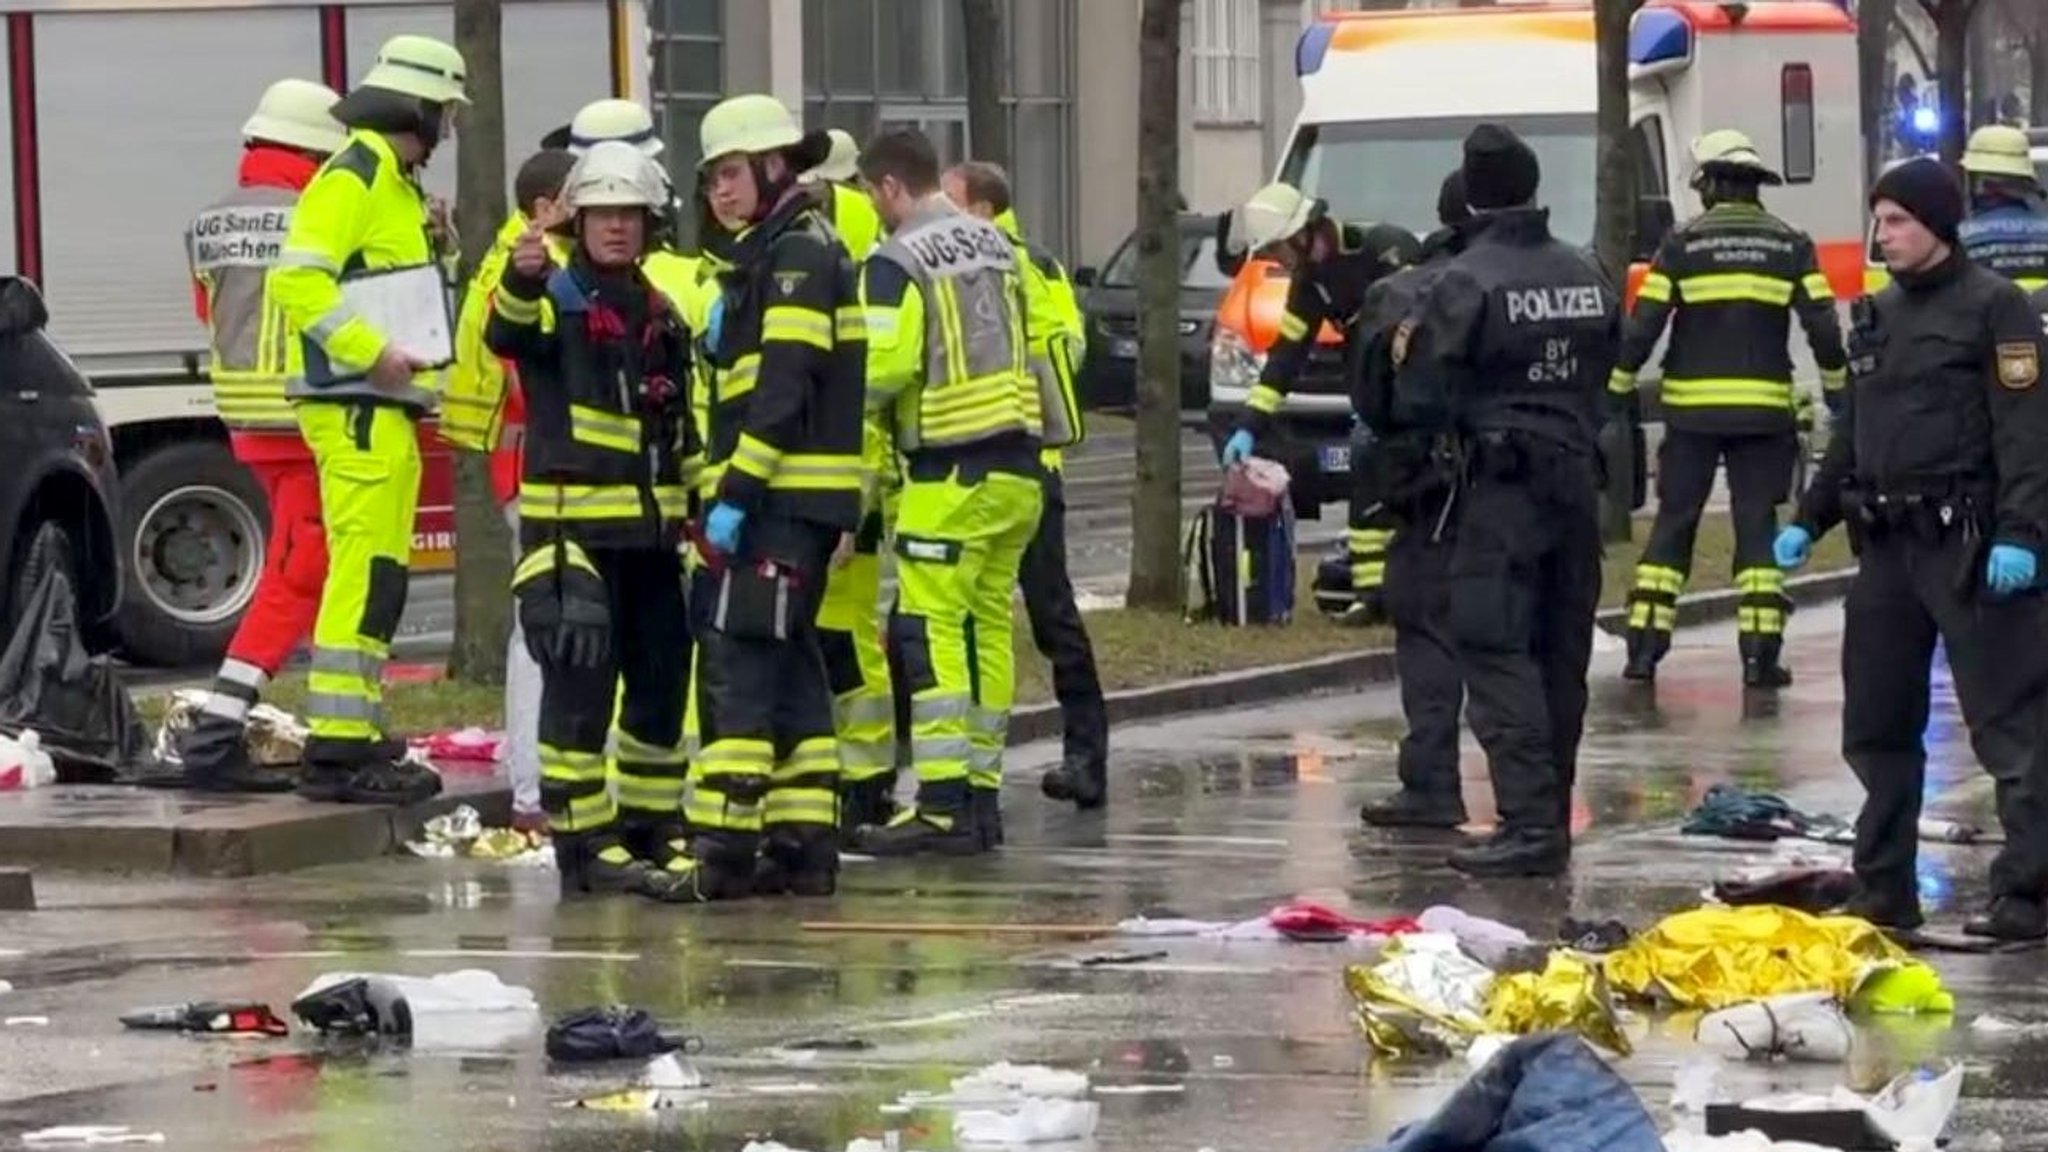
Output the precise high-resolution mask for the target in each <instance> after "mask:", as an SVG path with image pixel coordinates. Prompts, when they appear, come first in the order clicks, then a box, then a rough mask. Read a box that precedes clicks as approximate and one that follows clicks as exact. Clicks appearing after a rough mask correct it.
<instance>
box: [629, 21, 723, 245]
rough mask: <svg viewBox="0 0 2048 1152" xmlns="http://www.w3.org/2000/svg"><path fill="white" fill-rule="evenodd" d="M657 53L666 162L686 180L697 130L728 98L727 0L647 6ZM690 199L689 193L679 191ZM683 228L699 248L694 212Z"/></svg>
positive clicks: (673, 174) (657, 104)
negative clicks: (726, 53) (709, 114)
mask: <svg viewBox="0 0 2048 1152" xmlns="http://www.w3.org/2000/svg"><path fill="white" fill-rule="evenodd" d="M648 9H649V10H648V17H649V19H648V28H649V30H650V36H649V39H650V40H651V42H652V43H651V45H650V46H651V47H652V49H653V52H654V67H653V74H654V115H655V121H656V124H657V125H658V126H659V128H660V129H661V138H662V140H663V142H664V143H665V144H666V145H667V151H666V152H665V153H664V154H663V155H662V161H663V163H664V164H665V165H666V166H667V168H668V170H669V176H670V178H671V179H673V180H676V181H678V182H682V181H687V180H689V179H690V178H691V175H692V173H694V172H695V170H696V168H697V160H698V151H699V150H698V138H697V129H698V126H699V125H700V124H702V123H703V121H704V114H705V113H706V112H709V111H710V110H711V106H712V105H714V104H716V103H718V102H719V101H720V100H722V99H724V91H725V17H724V9H725V4H724V2H723V0H653V2H652V3H651V4H650V5H649V6H648ZM676 191H677V192H678V193H679V194H680V195H681V196H683V198H684V199H685V200H687V199H688V198H689V195H690V189H689V188H688V187H681V188H678V189H677V190H676ZM681 215H682V217H683V218H682V220H681V221H679V223H680V224H681V225H682V228H683V230H684V232H685V233H686V235H685V236H684V237H683V238H682V239H683V240H684V241H685V242H686V243H688V244H694V243H695V241H696V237H695V236H691V235H687V233H689V232H691V231H692V230H693V228H694V223H695V221H694V219H693V215H694V214H693V213H690V212H683V213H682V214H681Z"/></svg>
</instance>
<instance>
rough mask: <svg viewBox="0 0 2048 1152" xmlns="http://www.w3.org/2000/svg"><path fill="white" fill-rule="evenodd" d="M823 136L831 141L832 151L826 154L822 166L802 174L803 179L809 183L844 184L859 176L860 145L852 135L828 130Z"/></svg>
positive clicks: (837, 130) (837, 129)
mask: <svg viewBox="0 0 2048 1152" xmlns="http://www.w3.org/2000/svg"><path fill="white" fill-rule="evenodd" d="M825 135H826V136H827V137H829V138H830V139H831V141H832V151H831V152H829V153H827V154H826V156H825V162H824V163H823V164H820V165H818V166H817V167H816V168H813V169H811V170H810V171H809V172H806V173H804V179H805V180H806V181H807V182H810V183H819V182H823V181H829V182H831V183H833V184H844V183H846V182H847V181H849V180H851V179H853V178H854V177H855V176H858V175H860V167H859V160H860V145H859V144H858V143H857V142H855V140H854V138H853V133H851V132H848V131H847V130H846V129H844V128H828V129H826V130H825Z"/></svg>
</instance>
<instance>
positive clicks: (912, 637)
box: [889, 611, 939, 696]
mask: <svg viewBox="0 0 2048 1152" xmlns="http://www.w3.org/2000/svg"><path fill="white" fill-rule="evenodd" d="M889 646H890V651H891V652H892V653H893V654H894V656H895V660H896V662H897V663H896V669H897V682H898V683H900V684H901V685H902V686H903V687H902V692H903V694H904V695H905V696H913V695H915V694H917V693H919V692H925V691H929V690H930V689H933V688H936V687H938V686H939V674H938V670H937V668H936V667H935V666H934V665H933V663H932V642H931V632H930V629H929V628H928V626H927V625H926V623H925V619H924V617H922V616H906V615H904V614H903V613H902V612H900V611H898V612H891V613H890V614H889Z"/></svg>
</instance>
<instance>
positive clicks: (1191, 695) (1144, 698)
mask: <svg viewBox="0 0 2048 1152" xmlns="http://www.w3.org/2000/svg"><path fill="white" fill-rule="evenodd" d="M1855 575H1856V570H1855V569H1853V568H1850V569H1844V570H1842V571H1839V572H1823V573H1818V574H1816V575H1813V576H1802V577H1799V578H1797V579H1793V580H1788V581H1786V582H1785V594H1786V595H1787V596H1788V597H1789V598H1790V599H1791V600H1792V603H1793V605H1794V606H1795V607H1806V606H1810V605H1814V604H1822V603H1826V602H1828V601H1830V600H1838V599H1840V598H1841V597H1842V596H1843V595H1844V594H1846V593H1847V591H1848V588H1849V581H1850V580H1851V579H1853V578H1854V577H1855ZM1741 602H1742V593H1740V592H1738V591H1736V590H1734V589H1732V588H1730V589H1723V590H1719V591H1714V592H1702V593H1699V594H1697V595H1693V596H1685V597H1681V598H1680V599H1679V602H1678V623H1679V627H1681V628H1689V627H1692V626H1694V625H1698V624H1709V623H1713V622H1715V621H1718V620H1727V619H1731V618H1733V617H1734V615H1735V612H1736V609H1737V608H1738V607H1739V606H1740V604H1741ZM1596 623H1597V625H1598V627H1599V628H1600V629H1601V630H1602V631H1604V632H1607V633H1609V634H1610V635H1616V636H1618V635H1621V634H1623V633H1625V632H1626V631H1627V630H1628V610H1627V609H1625V608H1610V609H1608V610H1606V611H1604V612H1602V613H1600V615H1599V616H1598V617H1597V618H1596ZM1393 678H1394V653H1393V650H1392V649H1388V648H1375V649H1371V650H1368V651H1364V652H1345V653H1341V654H1339V655H1336V656H1323V657H1319V658H1317V659H1314V660H1307V661H1303V662H1301V663H1298V664H1280V665H1273V666H1270V667H1265V668H1249V669H1245V670H1242V671H1238V672H1224V673H1220V674H1218V675H1215V676H1204V677H1200V678H1198V679H1193V680H1176V681H1174V682H1172V683H1169V684H1154V685H1150V686H1147V687H1144V688H1128V689H1125V690H1123V691H1120V692H1111V693H1109V694H1108V697H1107V703H1108V705H1109V719H1110V722H1111V723H1113V724H1115V723H1129V722H1132V721H1138V720H1158V719H1163V718H1165V717H1169V716H1179V715H1184V714H1186V713H1190V712H1206V711H1210V710H1213V709H1221V708H1230V707H1236V706H1239V705H1244V704H1263V703H1266V702H1268V701H1272V700H1288V699H1295V698H1298V697H1302V696H1319V695H1328V694H1332V693H1337V692H1343V691H1348V690H1350V689H1354V688H1359V687H1362V686H1365V685H1368V684H1383V683H1387V682H1389V681H1391V680H1393ZM1060 732H1061V726H1060V707H1059V705H1058V704H1034V705H1032V706H1031V707H1028V708H1020V709H1018V710H1017V711H1016V712H1013V713H1011V715H1010V743H1012V744H1025V743H1029V742H1030V741H1033V740H1044V739H1049V738H1052V737H1057V736H1058V735H1060Z"/></svg>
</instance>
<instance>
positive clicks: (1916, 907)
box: [1842, 880, 1926, 932]
mask: <svg viewBox="0 0 2048 1152" xmlns="http://www.w3.org/2000/svg"><path fill="white" fill-rule="evenodd" d="M1910 885H1911V881H1910V880H1909V881H1908V882H1907V884H1906V885H1904V886H1901V887H1900V888H1899V889H1898V890H1896V891H1892V890H1886V889H1882V888H1877V887H1873V886H1871V885H1868V884H1863V883H1860V882H1859V884H1858V886H1857V889H1856V894H1855V895H1854V896H1851V897H1850V898H1849V902H1848V904H1846V905H1844V906H1843V908H1842V914H1843V915H1845V916H1854V917H1857V918H1858V919H1861V920H1868V921H1870V922H1871V923H1872V924H1875V925H1877V926H1878V927H1879V928H1885V929H1889V930H1890V931H1893V932H1913V931H1917V930H1918V929H1919V927H1920V926H1921V925H1922V924H1924V923H1925V922H1926V921H1925V920H1924V919H1923V918H1922V917H1921V915H1920V898H1919V896H1918V895H1916V894H1915V893H1914V891H1913V889H1912V887H1911V886H1910Z"/></svg>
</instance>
